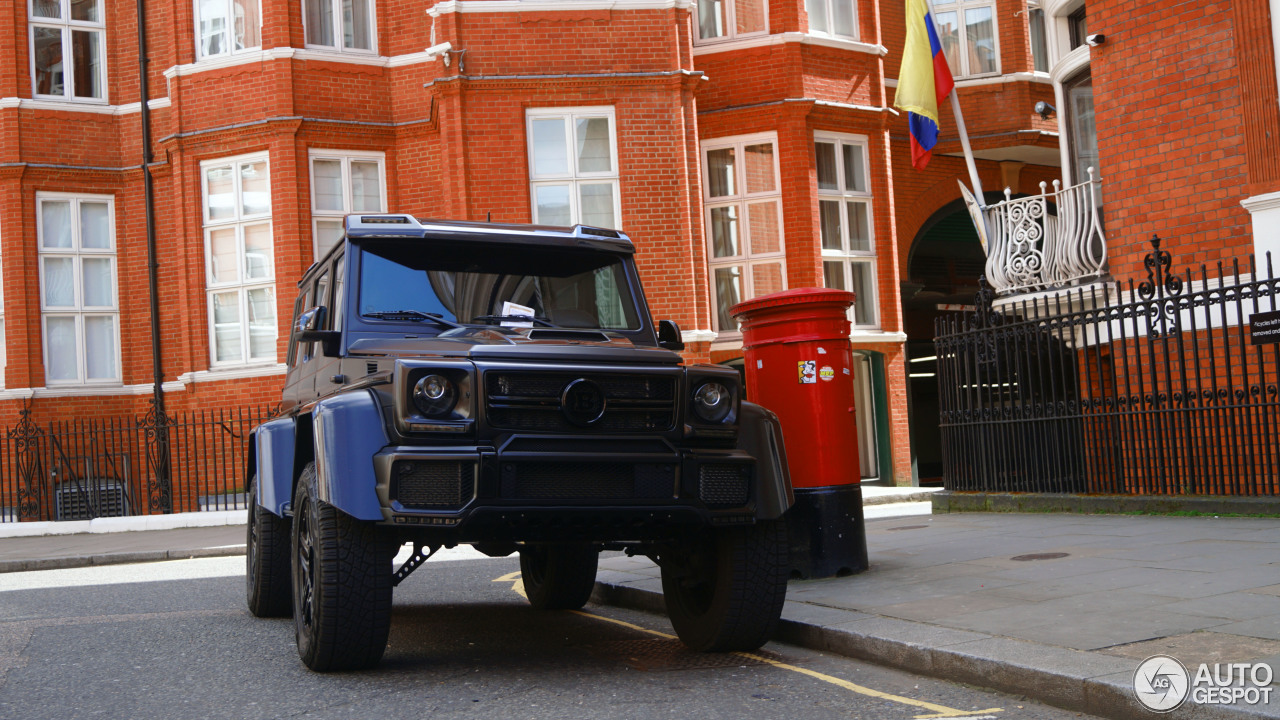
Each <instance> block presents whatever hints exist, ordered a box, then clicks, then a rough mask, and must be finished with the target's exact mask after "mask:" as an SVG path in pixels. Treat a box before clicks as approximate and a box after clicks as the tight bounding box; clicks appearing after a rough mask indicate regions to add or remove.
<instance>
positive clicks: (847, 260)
mask: <svg viewBox="0 0 1280 720" xmlns="http://www.w3.org/2000/svg"><path fill="white" fill-rule="evenodd" d="M813 142H814V146H815V147H814V155H815V159H814V167H815V171H816V168H817V159H816V156H817V147H816V146H817V144H818V143H831V144H834V145H835V151H836V152H835V157H836V182H837V184H838V185H839V188H838V189H835V190H832V189H823V188H822V187H821V186H818V202H819V203H821V202H822V201H823V200H828V201H836V202H839V203H840V248H839V249H834V248H827V247H826V246H825V245H824V244H823V243H822V237H821V235H819V237H818V247H819V248H821V250H822V263H823V265H822V277H823V283H824V284H825V283H826V276H827V275H826V270H827V263H840V269H841V272H842V273H843V279H844V287H845V288H846V289H849V290H852V289H853V288H854V283H853V266H854V265H861V266H864V267H867V268H869V272H868V273H867V277H868V278H869V281H870V282H869V285H870V288H869V289H868V290H864V291H863V292H862V293H861V294H859V295H858V297H857V298H856V299H855V300H854V306H853V307H851V308H849V322H850V323H852V325H853V327H854V328H855V329H858V330H876V329H879V328H880V322H881V320H880V287H879V281H878V279H877V277H876V276H877V271H878V270H879V267H878V263H877V262H876V227H875V217H876V215H875V207H874V204H873V196H872V193H871V148H870V144H869V138H868V137H867V136H866V135H848V134H844V133H831V132H815V133H814V134H813ZM845 145H854V146H858V147H861V148H862V177H863V178H864V180H865V182H866V185H867V189H866V190H861V191H860V190H856V189H852V190H851V189H849V188H848V187H847V185H846V182H845V158H844V152H843V151H842V146H845ZM848 202H859V203H862V204H864V205H866V210H867V212H866V215H867V248H866V249H865V250H855V249H853V248H852V245H851V242H850V232H849V214H848V213H847V212H846V203H848ZM819 207H821V206H819ZM816 214H817V216H818V217H821V211H820V210H819V212H818V213H816ZM819 233H821V228H819ZM868 294H869V295H870V297H866V295H868ZM859 307H862V308H868V307H869V309H870V312H871V313H872V322H869V323H859V322H858V321H857V313H856V310H857V309H858V308H859Z"/></svg>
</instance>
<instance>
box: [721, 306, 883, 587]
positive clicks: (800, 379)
mask: <svg viewBox="0 0 1280 720" xmlns="http://www.w3.org/2000/svg"><path fill="white" fill-rule="evenodd" d="M853 301H854V294H853V293H851V292H846V291H844V290H826V289H821V288H798V289H795V290H787V291H785V292H780V293H774V294H773V295H765V296H763V297H758V298H754V299H751V300H748V301H746V302H743V303H739V304H737V305H735V306H733V307H732V308H730V310H729V312H730V314H732V315H733V316H734V317H735V318H736V319H738V321H739V322H741V323H742V350H743V359H744V361H745V364H746V376H747V378H746V379H747V397H748V399H750V400H751V401H752V402H754V403H758V404H760V405H763V406H764V407H766V408H768V409H770V410H772V411H773V412H774V413H776V414H777V416H778V419H779V421H781V423H782V434H783V440H784V442H785V443H786V447H787V462H788V466H789V469H790V471H791V484H792V485H793V486H794V488H795V495H796V502H795V505H794V506H793V507H792V508H791V510H790V511H788V513H787V524H788V527H789V533H790V537H791V567H792V570H793V571H795V572H798V573H799V574H800V576H801V577H806V578H817V577H831V576H834V575H849V574H852V573H856V572H861V571H862V570H865V569H866V568H867V533H866V527H865V524H864V521H863V515H862V488H861V486H860V485H859V479H860V471H859V465H858V442H857V434H856V430H857V426H856V418H855V414H854V404H853V398H854V395H853V387H854V386H853V351H852V348H851V347H850V345H849V318H848V310H849V306H850V305H852V304H853Z"/></svg>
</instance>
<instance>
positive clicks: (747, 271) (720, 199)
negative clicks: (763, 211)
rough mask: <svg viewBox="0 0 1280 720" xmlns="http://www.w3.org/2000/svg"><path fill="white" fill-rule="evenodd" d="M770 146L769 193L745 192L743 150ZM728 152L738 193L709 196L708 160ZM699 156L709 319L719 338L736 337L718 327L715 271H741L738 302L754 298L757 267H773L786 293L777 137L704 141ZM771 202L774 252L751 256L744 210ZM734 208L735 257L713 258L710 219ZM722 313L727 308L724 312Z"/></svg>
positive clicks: (765, 135) (730, 330)
mask: <svg viewBox="0 0 1280 720" xmlns="http://www.w3.org/2000/svg"><path fill="white" fill-rule="evenodd" d="M766 143H767V144H770V145H772V146H773V186H774V189H773V190H765V191H759V192H747V191H746V189H747V183H746V172H747V163H746V151H745V148H746V147H747V146H750V145H764V144H766ZM726 148H732V149H733V150H734V153H735V161H734V181H733V182H734V187H735V189H741V192H737V193H734V194H732V195H722V196H716V197H712V195H711V172H710V163H709V161H708V156H709V155H710V153H711V152H713V151H715V150H723V149H726ZM700 151H701V154H702V178H703V180H702V204H703V207H704V208H705V210H704V214H703V218H702V220H703V227H704V232H705V235H706V241H707V250H706V251H707V270H708V272H707V275H708V286H709V288H710V291H711V299H712V302H711V305H712V308H711V319H712V323H713V327H714V328H715V330H716V332H718V333H719V335H720V337H721V338H726V337H739V336H740V335H741V332H740V331H739V329H738V328H737V327H721V323H720V306H719V302H720V298H719V294H718V292H717V290H716V270H717V269H721V268H729V267H739V268H741V276H740V282H741V288H740V290H741V295H740V297H739V298H738V302H742V301H744V300H750V299H751V298H754V297H756V294H757V293H756V290H755V273H754V271H753V268H754V267H755V266H757V265H770V264H777V265H779V267H780V271H781V273H782V288H781V289H782V290H786V289H787V239H786V222H785V218H784V217H783V206H782V172H781V162H780V159H779V155H780V153H779V148H778V135H777V133H773V132H768V133H758V134H753V135H736V136H733V137H724V138H715V139H713V140H706V141H704V142H703V143H702V146H701V148H700ZM770 201H772V202H773V203H774V204H775V205H776V207H777V209H778V215H777V217H778V250H777V251H773V252H764V253H753V252H752V251H751V243H752V238H751V222H750V215H749V214H748V210H747V208H748V206H749V205H755V204H758V203H762V202H770ZM735 206H736V207H737V208H738V228H739V231H738V254H737V255H730V256H725V257H716V254H715V237H714V232H713V231H714V225H713V220H712V218H713V217H714V212H715V211H716V210H718V209H722V208H727V207H735ZM725 309H726V310H727V309H728V308H725Z"/></svg>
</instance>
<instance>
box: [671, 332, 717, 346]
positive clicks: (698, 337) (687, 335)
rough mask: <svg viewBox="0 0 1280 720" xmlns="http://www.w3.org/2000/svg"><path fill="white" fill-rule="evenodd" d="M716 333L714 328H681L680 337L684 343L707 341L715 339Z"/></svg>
mask: <svg viewBox="0 0 1280 720" xmlns="http://www.w3.org/2000/svg"><path fill="white" fill-rule="evenodd" d="M716 335H717V333H716V331H715V330H682V331H681V332H680V339H681V340H683V341H685V342H686V343H698V342H707V343H709V342H714V341H715V339H716Z"/></svg>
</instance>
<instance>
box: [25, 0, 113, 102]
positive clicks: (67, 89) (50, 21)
mask: <svg viewBox="0 0 1280 720" xmlns="http://www.w3.org/2000/svg"><path fill="white" fill-rule="evenodd" d="M49 1H50V2H56V3H58V6H59V17H58V18H47V17H37V16H36V14H35V6H36V3H37V2H41V0H27V25H28V26H29V27H30V30H29V31H28V33H27V43H28V45H27V47H28V51H29V53H28V54H29V55H30V56H31V97H33V98H35V99H37V100H61V101H65V102H77V103H99V104H106V102H107V98H108V97H109V96H110V93H109V88H108V87H107V22H106V13H107V3H106V0H97V3H98V18H99V20H98V21H96V22H91V21H87V20H72V19H71V0H49ZM37 28H47V29H56V30H60V31H61V33H62V40H61V42H62V53H63V54H62V63H61V64H62V92H61V93H59V94H55V93H42V92H39V90H38V85H37V79H36V62H37V59H38V58H37V57H36V29H37ZM76 31H82V32H96V33H97V34H98V58H97V63H98V70H99V72H100V74H101V77H100V78H99V81H100V83H101V90H102V92H101V95H100V96H98V97H80V96H77V95H76V87H75V83H76V79H75V75H76V73H75V68H74V66H71V67H68V59H70V58H69V56H70V54H71V52H72V48H73V47H74V46H73V44H72V33H73V32H76Z"/></svg>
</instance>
